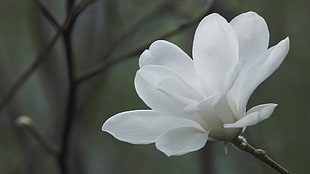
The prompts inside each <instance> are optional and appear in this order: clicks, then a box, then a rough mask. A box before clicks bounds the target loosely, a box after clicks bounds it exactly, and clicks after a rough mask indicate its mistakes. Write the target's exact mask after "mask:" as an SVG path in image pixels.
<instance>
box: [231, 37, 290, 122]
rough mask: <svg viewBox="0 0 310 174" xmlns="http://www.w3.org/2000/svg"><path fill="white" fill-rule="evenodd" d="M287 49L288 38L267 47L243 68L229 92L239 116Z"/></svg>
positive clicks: (275, 67) (285, 53)
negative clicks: (259, 56)
mask: <svg viewBox="0 0 310 174" xmlns="http://www.w3.org/2000/svg"><path fill="white" fill-rule="evenodd" d="M288 50H289V38H286V39H284V40H282V41H281V42H279V43H278V44H277V45H275V46H273V47H271V48H270V49H268V50H267V51H266V52H265V54H264V55H263V56H262V57H261V58H260V59H258V60H257V61H256V62H255V63H254V64H253V66H250V67H246V69H243V70H242V71H241V72H240V74H239V77H238V79H237V81H236V83H235V84H234V86H233V88H232V90H231V91H230V92H229V98H230V100H232V101H231V102H235V103H236V104H237V112H239V113H240V114H239V115H240V116H242V115H243V114H244V113H245V107H246V104H247V102H248V100H249V98H250V96H251V94H252V93H253V91H254V90H255V89H256V88H257V87H258V85H260V84H261V83H262V82H263V81H264V80H266V79H267V78H268V77H269V76H270V75H271V74H272V73H273V72H274V71H275V70H276V69H277V68H278V67H279V66H280V64H281V63H282V61H283V60H284V58H285V57H286V55H287V53H288Z"/></svg>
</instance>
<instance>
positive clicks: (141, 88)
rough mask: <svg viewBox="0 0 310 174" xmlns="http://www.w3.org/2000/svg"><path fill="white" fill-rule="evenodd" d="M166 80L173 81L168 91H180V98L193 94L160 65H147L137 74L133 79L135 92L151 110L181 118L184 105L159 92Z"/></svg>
mask: <svg viewBox="0 0 310 174" xmlns="http://www.w3.org/2000/svg"><path fill="white" fill-rule="evenodd" d="M166 78H170V79H175V80H174V81H170V82H169V85H170V87H169V89H173V90H176V89H177V90H178V91H181V92H179V94H180V95H181V96H184V95H186V94H193V93H194V91H192V89H191V88H189V87H188V85H186V84H187V83H186V82H185V81H184V80H183V79H181V78H180V77H179V76H178V75H177V74H175V73H174V72H172V71H171V70H170V69H168V68H166V67H163V66H160V65H147V66H144V67H143V68H141V69H140V70H139V71H138V72H137V74H136V77H135V87H136V91H137V93H138V95H139V97H140V98H141V99H142V100H143V101H144V102H145V104H146V105H148V106H149V107H150V108H152V109H153V110H155V111H160V112H164V113H168V114H173V115H175V114H177V115H180V116H182V115H184V112H183V108H184V103H182V102H179V101H177V100H175V98H172V97H171V96H170V95H167V94H166V93H165V92H163V90H160V89H161V88H163V87H162V86H163V85H164V87H166V86H167V85H166V86H165V84H166V81H165V80H164V79H166ZM163 80H164V81H163ZM160 85H161V86H160Z"/></svg>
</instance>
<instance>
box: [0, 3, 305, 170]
mask: <svg viewBox="0 0 310 174" xmlns="http://www.w3.org/2000/svg"><path fill="white" fill-rule="evenodd" d="M38 2H40V3H41V4H39V5H38ZM72 2H74V1H72ZM80 3H83V2H82V0H80V1H78V0H77V1H76V2H75V4H76V6H77V5H78V4H80ZM42 6H43V7H46V9H47V11H48V13H50V14H51V16H53V18H54V19H55V20H56V21H57V23H58V24H59V25H62V24H63V22H64V21H65V18H66V16H67V12H66V11H67V10H68V9H66V2H65V1H63V0H41V1H34V0H33V1H31V0H0V99H3V98H4V97H5V96H6V93H7V90H8V89H9V88H10V86H11V85H12V84H13V83H14V82H15V81H16V80H17V79H18V77H19V76H20V75H21V74H22V73H23V72H24V71H25V70H26V69H27V67H29V66H30V65H31V63H32V62H33V61H34V60H35V59H36V57H37V55H38V54H39V53H40V52H41V51H42V50H44V49H45V48H46V47H47V45H48V43H49V42H50V40H51V39H52V37H53V36H54V35H55V31H56V30H57V27H55V24H54V25H51V22H49V20H47V19H46V15H43V13H42ZM309 6H310V2H309V1H306V0H295V1H291V0H272V1H270V0H252V1H248V0H214V1H212V2H211V1H207V0H169V1H165V0H130V1H122V0H96V1H94V2H92V3H91V4H89V5H88V6H87V7H86V8H85V10H83V11H82V12H81V14H80V15H79V16H78V17H77V20H76V22H75V23H74V25H73V27H72V33H71V34H72V53H73V54H72V55H73V56H72V59H73V60H74V61H73V68H74V72H75V77H77V78H78V77H83V75H85V74H87V73H88V72H92V70H97V69H96V68H99V69H100V68H101V69H100V71H98V73H97V74H96V75H94V76H88V77H87V78H86V79H84V80H83V81H81V82H79V83H78V85H76V87H75V89H74V91H75V92H74V95H75V97H74V98H73V99H74V101H71V103H73V104H74V106H73V107H72V106H71V112H69V114H68V113H67V109H68V105H67V104H68V103H67V101H68V93H69V92H70V90H72V88H71V87H72V86H71V87H70V85H71V84H70V82H69V76H68V64H67V58H66V55H67V54H66V53H67V50H66V48H65V46H66V44H65V43H64V39H63V37H60V38H59V39H58V40H57V42H56V43H55V45H53V47H52V49H51V50H50V51H49V52H48V53H47V54H45V55H43V56H42V57H44V60H43V61H42V62H41V63H40V65H39V66H38V67H37V68H36V69H35V71H34V72H33V73H32V74H31V76H30V77H29V78H28V79H26V81H25V83H24V84H22V86H21V88H19V89H18V90H17V92H16V93H15V95H14V96H13V97H12V98H11V99H10V100H9V102H7V103H6V105H4V106H1V114H0V174H2V173H3V174H42V173H46V174H58V173H61V171H62V169H61V167H60V166H59V162H57V161H58V158H57V156H56V157H55V156H53V154H51V153H48V152H47V151H46V149H44V148H43V147H42V146H41V144H40V143H38V141H37V139H35V138H34V137H33V136H32V135H31V134H29V131H27V129H25V128H23V127H18V126H17V125H16V124H15V120H16V118H17V117H18V116H20V115H27V116H29V117H30V118H31V119H32V120H33V121H34V122H35V124H36V126H37V128H38V129H39V130H40V131H41V133H42V134H43V135H44V136H45V137H46V138H47V139H48V140H49V141H50V142H51V143H53V144H54V146H56V147H61V146H62V138H63V134H64V130H65V129H64V127H65V126H68V125H67V124H65V120H66V119H68V115H69V117H70V114H71V116H72V117H70V119H69V121H70V134H69V135H68V137H69V139H68V142H67V145H68V149H67V159H66V162H67V163H66V166H68V169H67V171H69V172H68V173H72V174H73V173H74V174H84V173H87V174H188V173H191V174H227V173H229V174H241V173H242V174H243V173H244V174H245V173H252V174H261V173H264V174H269V173H270V174H273V173H277V172H276V171H274V170H273V169H271V168H270V167H269V166H267V165H265V164H264V163H262V162H261V161H259V160H257V159H255V158H254V157H253V156H251V155H249V154H247V153H245V152H241V151H239V150H237V149H235V148H234V147H233V146H231V145H229V152H228V154H227V155H226V154H225V153H224V150H223V144H222V143H214V142H208V143H207V146H206V147H204V148H203V149H201V150H199V151H196V152H193V153H189V154H186V155H183V156H177V157H166V156H165V155H164V154H163V153H161V152H159V151H158V150H157V149H156V148H155V147H154V145H153V144H151V145H131V144H127V143H123V142H120V141H118V140H116V139H114V138H113V137H112V136H111V135H109V134H107V133H105V132H101V126H102V124H103V122H104V121H105V120H106V119H107V118H109V117H111V116H112V115H114V114H116V113H119V112H121V111H126V110H133V109H143V108H147V107H146V105H145V104H144V103H143V102H142V101H141V100H140V99H139V97H138V96H137V94H136V92H135V89H134V84H133V79H134V76H135V72H136V71H137V69H138V58H139V54H140V53H141V52H142V51H143V50H144V49H146V48H148V45H149V43H150V42H151V41H153V40H156V39H166V40H169V41H171V42H173V43H175V44H176V45H178V46H179V47H181V48H182V49H183V50H185V51H186V52H187V53H188V54H189V55H191V47H192V40H193V35H194V31H195V28H196V26H197V22H195V21H196V20H195V18H197V16H198V17H199V16H201V14H204V15H206V14H208V13H211V12H217V13H219V14H221V15H223V16H224V17H225V18H226V19H227V20H231V19H232V18H233V17H234V16H236V15H238V14H240V13H243V12H247V11H255V12H257V13H258V14H260V15H261V16H263V17H264V18H265V20H266V21H267V24H268V26H269V30H270V37H271V38H270V46H272V45H274V44H276V43H277V42H278V41H280V40H282V39H284V38H285V37H286V36H289V37H290V41H291V42H290V43H291V46H290V52H289V55H288V56H287V58H286V59H285V61H284V62H283V64H282V65H281V66H280V68H279V69H278V70H277V71H276V72H275V73H274V74H273V75H272V76H271V77H270V78H269V79H268V80H266V81H265V82H264V83H263V84H262V85H261V86H259V88H258V89H257V90H256V91H255V93H254V95H252V97H251V99H250V102H249V107H251V106H253V105H257V104H261V103H269V102H274V103H278V104H279V106H278V107H277V109H276V110H275V112H274V114H273V116H272V117H271V118H270V119H268V120H267V121H264V122H262V123H260V124H258V125H256V126H253V127H248V128H247V131H246V133H245V137H246V138H247V139H248V141H249V142H250V143H251V144H253V145H254V146H256V147H260V148H263V149H265V150H266V151H267V153H268V154H269V155H270V156H271V157H272V158H274V159H275V160H277V161H278V162H279V163H280V164H282V165H283V166H285V167H286V168H288V169H289V170H290V171H291V172H292V173H308V172H309V171H310V166H309V160H308V158H309V155H310V148H309V147H308V146H309V143H310V139H309V135H308V128H309V122H310V111H309V108H308V107H309V104H310V103H309V98H310V92H309V90H310V78H309V75H310V69H309V65H310V59H309V55H310V50H309V48H308V47H309V46H310V45H309V43H310V33H309V28H310V20H309V18H310V11H309ZM206 9H207V11H206ZM180 26H181V27H180ZM182 26H183V27H182ZM170 31H173V32H172V34H167V33H169V32H170ZM166 34H167V35H166ZM115 58H116V59H117V60H119V61H117V62H116V61H115V62H113V61H110V60H114V59H115ZM107 62H112V63H109V64H108V65H106V63H107Z"/></svg>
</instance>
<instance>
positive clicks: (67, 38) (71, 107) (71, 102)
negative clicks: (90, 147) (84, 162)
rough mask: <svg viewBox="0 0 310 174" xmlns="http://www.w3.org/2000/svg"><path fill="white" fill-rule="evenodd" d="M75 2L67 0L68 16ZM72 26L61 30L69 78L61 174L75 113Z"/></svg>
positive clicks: (60, 155) (63, 168)
mask: <svg viewBox="0 0 310 174" xmlns="http://www.w3.org/2000/svg"><path fill="white" fill-rule="evenodd" d="M74 4H75V0H67V6H66V9H67V15H68V16H69V15H70V13H72V9H73V6H74ZM73 26H74V22H72V23H71V24H70V25H69V26H68V27H67V28H66V29H65V30H64V32H63V39H64V46H65V53H66V60H67V67H68V68H67V70H68V78H69V91H68V96H67V104H66V108H65V117H64V127H63V131H62V138H61V139H62V141H61V146H60V149H61V150H60V153H59V156H58V162H59V166H60V169H61V172H62V173H63V174H67V173H69V167H68V165H67V162H68V147H69V143H70V134H71V128H72V124H73V119H74V115H75V101H76V90H75V89H76V88H75V84H74V78H75V77H74V76H75V64H74V56H73V51H72V47H73V45H72V38H71V37H72V29H73Z"/></svg>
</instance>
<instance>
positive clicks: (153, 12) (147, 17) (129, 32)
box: [101, 0, 171, 60]
mask: <svg viewBox="0 0 310 174" xmlns="http://www.w3.org/2000/svg"><path fill="white" fill-rule="evenodd" d="M170 3H171V2H170V1H166V0H163V1H161V2H160V3H159V4H158V5H157V6H156V7H155V8H154V9H152V10H150V11H149V12H148V13H147V14H145V15H143V16H142V18H141V19H139V20H138V21H137V22H136V23H135V24H133V25H132V26H131V27H129V29H127V30H125V31H124V32H122V33H121V35H120V36H119V37H118V38H117V39H116V40H115V41H114V42H112V44H111V46H110V48H109V49H108V50H107V52H106V53H105V55H104V56H103V58H102V59H101V60H105V59H107V58H109V56H110V55H111V53H112V52H113V51H114V50H115V48H116V47H117V46H118V45H119V44H120V43H121V42H122V41H124V40H125V39H126V38H128V36H130V35H132V33H134V32H135V31H136V30H137V29H138V28H140V27H141V26H142V25H143V24H144V23H145V22H147V21H149V20H150V19H151V18H152V17H154V16H155V15H157V14H158V13H159V12H160V13H162V11H163V8H165V6H168V5H169V4H170Z"/></svg>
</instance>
